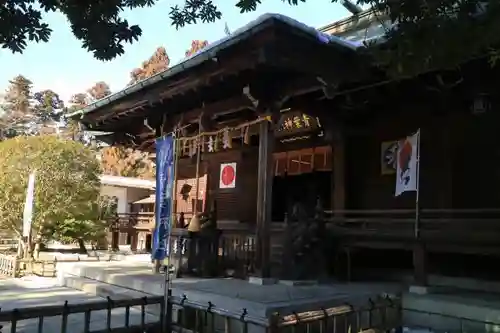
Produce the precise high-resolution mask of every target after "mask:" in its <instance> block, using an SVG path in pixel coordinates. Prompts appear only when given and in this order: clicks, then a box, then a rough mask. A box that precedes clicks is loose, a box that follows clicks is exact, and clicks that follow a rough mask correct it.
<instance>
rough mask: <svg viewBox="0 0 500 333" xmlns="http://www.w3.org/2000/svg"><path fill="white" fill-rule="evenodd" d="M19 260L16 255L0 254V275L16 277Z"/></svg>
mask: <svg viewBox="0 0 500 333" xmlns="http://www.w3.org/2000/svg"><path fill="white" fill-rule="evenodd" d="M18 273H19V261H18V259H17V258H16V256H10V255H4V254H0V276H8V277H17V276H18Z"/></svg>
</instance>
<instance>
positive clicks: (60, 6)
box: [0, 0, 156, 60]
mask: <svg viewBox="0 0 500 333" xmlns="http://www.w3.org/2000/svg"><path fill="white" fill-rule="evenodd" d="M155 2H156V0H115V1H100V0H90V1H75V0H70V1H54V0H7V1H3V2H1V3H0V46H1V47H3V48H8V49H10V50H12V51H13V52H22V51H23V50H24V49H25V48H26V46H27V44H28V42H47V41H48V40H49V38H50V35H51V33H52V29H51V27H49V25H48V24H47V23H46V22H44V19H43V14H44V13H48V12H55V11H57V12H60V13H62V14H64V15H65V16H66V18H67V19H68V22H69V24H70V26H71V30H72V31H73V34H74V35H75V37H76V38H77V39H78V40H80V41H81V42H82V47H83V48H85V49H87V50H88V51H89V52H92V53H93V54H94V56H95V57H96V58H97V59H101V60H110V59H113V58H114V57H116V56H117V55H121V54H123V52H124V50H123V46H124V43H132V42H133V41H136V40H137V39H138V38H139V36H140V35H141V34H142V31H141V29H140V28H139V27H138V26H137V25H130V24H129V23H128V21H127V20H125V19H123V18H121V17H120V15H121V14H122V12H123V11H124V10H126V9H135V8H140V7H149V6H152V5H153V4H154V3H155Z"/></svg>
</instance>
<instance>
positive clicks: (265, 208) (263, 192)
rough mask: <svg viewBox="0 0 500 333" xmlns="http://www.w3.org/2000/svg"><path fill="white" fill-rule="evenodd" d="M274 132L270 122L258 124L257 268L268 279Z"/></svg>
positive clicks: (269, 272) (269, 269)
mask: <svg viewBox="0 0 500 333" xmlns="http://www.w3.org/2000/svg"><path fill="white" fill-rule="evenodd" d="M273 148H274V131H273V126H272V124H271V122H269V121H263V122H261V123H260V124H259V164H258V170H257V172H258V175H257V214H256V220H257V221H256V222H257V223H256V224H257V234H256V238H257V239H256V245H257V267H258V268H259V271H260V272H259V273H260V276H261V277H263V278H267V277H270V275H271V267H270V257H271V235H270V231H271V230H270V229H271V228H270V227H271V201H272V189H273V187H272V186H273Z"/></svg>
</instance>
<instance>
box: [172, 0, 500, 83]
mask: <svg viewBox="0 0 500 333" xmlns="http://www.w3.org/2000/svg"><path fill="white" fill-rule="evenodd" d="M309 1H311V0H309ZM283 2H287V3H288V4H290V5H298V4H300V3H302V2H306V0H283ZM332 2H336V0H333V1H332ZM260 4H261V0H239V1H237V3H236V6H237V7H238V8H239V9H240V11H241V12H242V13H245V12H251V11H255V10H256V8H257V6H258V5H260ZM357 4H359V5H368V6H370V7H372V8H377V9H379V10H380V11H381V12H384V13H388V14H389V18H390V21H391V22H392V25H391V24H389V26H388V28H389V29H387V33H386V36H385V37H386V41H387V42H386V47H384V48H383V50H381V49H380V48H379V47H372V48H370V50H369V51H374V53H373V54H374V55H375V59H376V61H377V62H378V63H379V64H380V65H382V66H384V67H386V68H388V70H389V71H390V73H391V74H392V75H393V76H406V75H414V74H418V73H421V72H423V71H426V70H431V69H436V68H443V67H444V68H449V67H454V66H457V65H458V64H460V63H462V62H464V61H466V60H468V59H470V58H474V57H481V56H485V55H488V54H489V53H492V54H493V55H494V59H498V58H499V56H498V52H497V51H496V48H497V47H498V46H499V44H500V34H498V31H500V2H499V1H497V0H483V1H478V0H398V1H392V0H358V1H357ZM221 17H222V13H221V12H220V11H219V10H218V8H217V6H216V5H215V4H214V3H213V2H212V1H211V0H196V1H186V2H185V4H184V5H183V6H175V7H173V8H172V10H171V12H170V18H171V20H172V22H173V24H174V25H175V26H176V27H177V28H180V27H183V26H185V25H189V24H196V23H197V22H213V21H215V20H218V19H220V18H221ZM391 26H393V27H394V29H390V27H391Z"/></svg>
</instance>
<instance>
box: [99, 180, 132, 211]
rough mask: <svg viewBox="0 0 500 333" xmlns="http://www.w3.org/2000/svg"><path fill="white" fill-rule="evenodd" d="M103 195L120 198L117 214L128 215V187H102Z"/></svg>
mask: <svg viewBox="0 0 500 333" xmlns="http://www.w3.org/2000/svg"><path fill="white" fill-rule="evenodd" d="M101 195H102V196H105V195H107V196H109V197H117V198H118V207H117V213H118V214H124V213H128V211H129V207H128V201H127V188H126V187H116V186H107V185H102V186H101Z"/></svg>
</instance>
